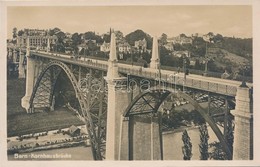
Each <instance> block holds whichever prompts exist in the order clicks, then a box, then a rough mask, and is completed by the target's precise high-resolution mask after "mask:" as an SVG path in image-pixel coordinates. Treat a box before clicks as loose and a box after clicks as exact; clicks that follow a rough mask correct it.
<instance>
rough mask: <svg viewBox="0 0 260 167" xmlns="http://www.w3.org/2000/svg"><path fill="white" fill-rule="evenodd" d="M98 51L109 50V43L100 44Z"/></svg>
mask: <svg viewBox="0 0 260 167" xmlns="http://www.w3.org/2000/svg"><path fill="white" fill-rule="evenodd" d="M100 51H101V52H109V51H110V43H106V42H105V41H104V42H103V44H102V45H100Z"/></svg>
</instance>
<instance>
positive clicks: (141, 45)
mask: <svg viewBox="0 0 260 167" xmlns="http://www.w3.org/2000/svg"><path fill="white" fill-rule="evenodd" d="M135 48H137V50H138V51H140V52H146V49H147V41H146V39H145V38H144V39H143V40H139V41H135Z"/></svg>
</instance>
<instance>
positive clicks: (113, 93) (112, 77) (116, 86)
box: [105, 33, 129, 160]
mask: <svg viewBox="0 0 260 167" xmlns="http://www.w3.org/2000/svg"><path fill="white" fill-rule="evenodd" d="M105 79H106V81H107V87H108V96H107V99H108V102H107V104H108V106H107V132H106V136H107V137H106V160H119V157H120V156H119V155H120V153H119V148H120V147H119V143H121V141H120V137H121V136H120V126H121V122H122V113H123V112H124V109H125V108H126V106H127V104H128V102H129V99H128V97H129V96H128V92H127V86H126V82H127V78H125V77H120V76H119V73H118V66H117V56H116V40H115V34H114V33H112V34H111V46H110V55H109V60H108V71H107V76H106V77H105Z"/></svg>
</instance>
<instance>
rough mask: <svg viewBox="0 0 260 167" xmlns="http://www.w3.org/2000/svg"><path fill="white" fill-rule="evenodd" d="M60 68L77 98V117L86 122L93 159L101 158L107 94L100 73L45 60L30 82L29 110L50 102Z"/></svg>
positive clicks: (46, 105)
mask: <svg viewBox="0 0 260 167" xmlns="http://www.w3.org/2000/svg"><path fill="white" fill-rule="evenodd" d="M61 70H63V71H64V72H65V73H66V75H67V76H68V78H69V80H70V81H71V84H72V86H73V88H74V91H75V94H76V97H77V99H78V102H79V105H80V107H79V108H80V109H79V111H77V114H78V117H79V118H80V120H82V121H84V123H85V124H86V127H87V130H88V135H89V139H90V141H91V148H92V153H93V158H94V160H102V159H104V155H105V149H104V145H105V134H106V128H105V125H106V111H107V95H106V88H105V82H104V79H103V76H104V74H103V73H104V72H101V71H94V72H93V71H92V70H89V69H81V67H78V66H74V65H66V64H64V63H62V62H59V61H52V62H49V63H48V64H47V65H46V66H45V68H43V70H42V71H41V73H40V75H39V76H38V78H37V81H36V82H35V84H34V89H33V93H32V96H31V98H30V109H31V110H34V109H35V108H45V109H48V108H50V106H51V105H52V101H53V94H54V89H55V83H56V81H57V79H58V76H59V74H60V73H61Z"/></svg>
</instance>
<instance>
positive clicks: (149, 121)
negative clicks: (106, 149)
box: [129, 114, 163, 160]
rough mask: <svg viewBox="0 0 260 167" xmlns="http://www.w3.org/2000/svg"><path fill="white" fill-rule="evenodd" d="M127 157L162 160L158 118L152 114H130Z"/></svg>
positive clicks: (131, 158)
mask: <svg viewBox="0 0 260 167" xmlns="http://www.w3.org/2000/svg"><path fill="white" fill-rule="evenodd" d="M129 133H130V134H129V136H130V137H129V139H130V140H129V154H130V155H129V159H130V160H162V159H163V157H162V138H161V135H162V134H161V131H160V118H159V116H158V115H157V114H154V115H153V116H151V117H150V116H145V115H135V116H130V123H129Z"/></svg>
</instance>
